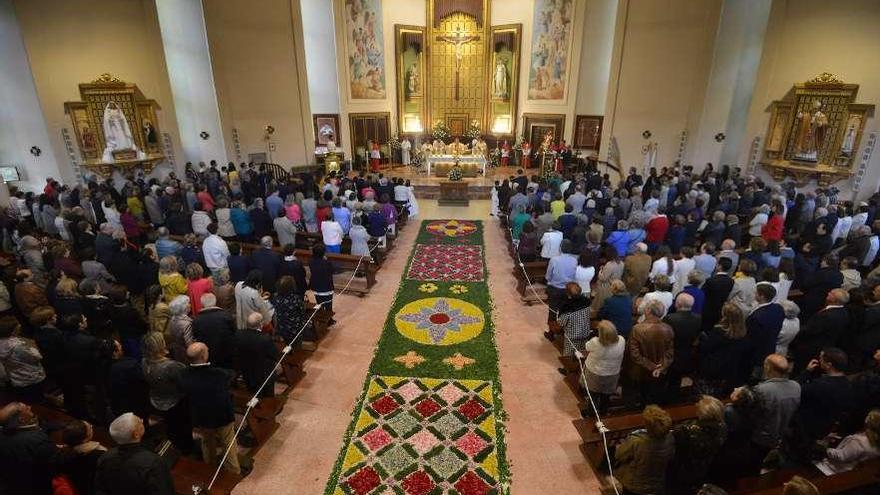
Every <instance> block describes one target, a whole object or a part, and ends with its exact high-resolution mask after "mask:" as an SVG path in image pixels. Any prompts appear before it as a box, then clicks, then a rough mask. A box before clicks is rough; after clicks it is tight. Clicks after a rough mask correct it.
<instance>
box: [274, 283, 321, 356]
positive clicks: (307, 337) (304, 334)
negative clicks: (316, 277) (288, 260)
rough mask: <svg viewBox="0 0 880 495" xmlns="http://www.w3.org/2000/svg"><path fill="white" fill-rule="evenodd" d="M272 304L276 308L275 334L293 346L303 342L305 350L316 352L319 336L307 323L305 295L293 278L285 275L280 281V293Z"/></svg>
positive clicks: (276, 294)
mask: <svg viewBox="0 0 880 495" xmlns="http://www.w3.org/2000/svg"><path fill="white" fill-rule="evenodd" d="M304 289H305V288H304V287H303V291H304ZM272 302H273V304H274V306H275V332H276V333H277V334H278V335H279V336H280V337H281V338H282V339H284V342H286V343H287V344H289V345H291V346H296V345H299V344H300V342H301V343H302V348H303V349H305V350H307V351H314V350H315V349H316V346H315V341H316V340H317V335H316V334H315V329H314V326H312V325H311V324H306V323H305V322H306V317H305V308H304V305H303V295H302V293H300V289H299V287H297V283H296V281H295V279H294V278H293V277H291V276H289V275H285V276H283V277H281V278H280V279H279V280H278V292H276V293H275V297H274V298H273V299H272Z"/></svg>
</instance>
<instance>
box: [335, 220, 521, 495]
mask: <svg viewBox="0 0 880 495" xmlns="http://www.w3.org/2000/svg"><path fill="white" fill-rule="evenodd" d="M482 228H483V226H482V223H481V222H465V221H455V220H440V221H429V222H423V223H422V225H421V230H420V231H419V234H418V237H417V239H416V246H415V248H414V249H413V254H412V256H411V257H410V260H409V264H408V267H407V270H405V271H404V273H405V275H404V277H403V279H402V280H401V283H400V288H399V289H398V292H397V295H396V297H395V301H394V303H393V304H392V306H391V310H390V311H389V314H388V317H387V319H386V322H385V327H384V329H383V332H382V335H381V337H380V338H379V343H378V346H377V348H376V354H375V356H374V358H373V361H372V363H371V365H370V375H369V376H368V377H367V380H366V383H365V385H364V393H363V396H362V397H361V399H360V400H359V402H358V405H357V406H356V409H355V411H354V412H353V413H352V418H353V419H352V423H351V425H350V426H349V429H348V431H347V432H346V436H345V445H344V446H343V448H342V451H341V452H340V454H339V458H338V459H337V462H336V464H335V466H334V469H333V473H332V474H331V477H330V480H329V482H328V484H327V488H326V490H325V494H326V495H390V494H394V495H447V494H463V495H498V494H507V493H508V492H509V490H508V488H507V487H508V485H509V471H508V466H507V462H506V458H505V448H504V429H503V418H504V412H503V409H502V407H501V390H500V385H499V382H498V352H497V349H496V347H495V340H494V331H493V327H492V321H491V312H492V302H491V299H490V297H489V289H488V287H487V285H486V283H485V279H486V273H485V263H484V260H483V247H482V242H483V231H482Z"/></svg>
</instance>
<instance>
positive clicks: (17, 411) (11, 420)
mask: <svg viewBox="0 0 880 495" xmlns="http://www.w3.org/2000/svg"><path fill="white" fill-rule="evenodd" d="M34 419H36V418H35V417H34V414H33V413H32V412H31V408H30V406H28V405H27V404H25V403H24V402H10V403H9V404H7V405H5V406H3V408H2V409H0V426H2V427H3V428H6V429H10V430H13V429H15V428H18V427H19V426H26V425H29V424H31V423H33V422H34Z"/></svg>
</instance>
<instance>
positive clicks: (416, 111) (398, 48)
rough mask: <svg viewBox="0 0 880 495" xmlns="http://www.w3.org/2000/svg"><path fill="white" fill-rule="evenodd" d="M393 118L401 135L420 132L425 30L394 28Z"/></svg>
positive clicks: (405, 27)
mask: <svg viewBox="0 0 880 495" xmlns="http://www.w3.org/2000/svg"><path fill="white" fill-rule="evenodd" d="M394 45H395V46H394V51H395V54H396V61H397V63H396V64H395V66H396V70H397V112H398V114H397V117H398V119H397V120H398V122H400V123H401V129H400V133H401V134H418V133H420V132H422V128H423V125H422V121H423V118H424V106H425V99H424V95H425V89H424V88H425V85H424V79H425V78H424V74H425V62H424V58H425V28H424V27H419V26H403V25H400V24H395V25H394Z"/></svg>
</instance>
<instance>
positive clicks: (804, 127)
mask: <svg viewBox="0 0 880 495" xmlns="http://www.w3.org/2000/svg"><path fill="white" fill-rule="evenodd" d="M797 118H798V121H799V124H798V136H797V154H796V155H795V157H796V158H799V159H803V160H811V161H816V160H817V159H818V155H819V152H820V151H821V150H822V148H823V147H824V145H825V135H826V134H827V131H828V116H827V115H825V114H824V113H823V112H822V102H821V101H818V100H816V101H814V102H813V112H812V113H810V112H798V114H797Z"/></svg>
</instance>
